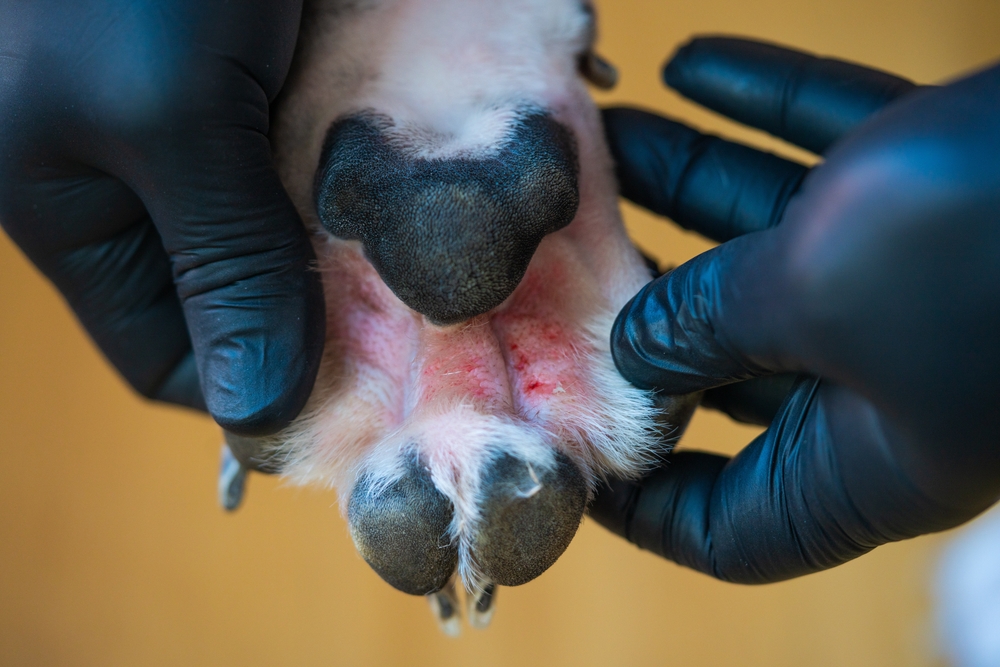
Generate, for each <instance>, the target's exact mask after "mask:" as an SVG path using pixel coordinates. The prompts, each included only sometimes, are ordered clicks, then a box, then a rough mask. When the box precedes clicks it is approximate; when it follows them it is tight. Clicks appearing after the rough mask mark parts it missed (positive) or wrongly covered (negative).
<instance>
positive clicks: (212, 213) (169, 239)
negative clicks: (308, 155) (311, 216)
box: [136, 107, 325, 436]
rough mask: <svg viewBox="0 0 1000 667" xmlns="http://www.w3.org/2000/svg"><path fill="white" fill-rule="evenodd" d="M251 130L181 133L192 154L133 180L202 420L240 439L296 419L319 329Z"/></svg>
mask: <svg viewBox="0 0 1000 667" xmlns="http://www.w3.org/2000/svg"><path fill="white" fill-rule="evenodd" d="M265 108H266V107H265ZM225 117H226V118H233V117H236V118H237V119H238V118H239V115H238V112H233V111H230V112H229V113H228V114H226V116H225ZM251 120H253V119H248V120H247V122H246V123H245V124H242V123H238V124H237V125H235V126H226V127H223V128H220V129H217V130H215V131H211V132H201V133H189V134H188V135H187V136H193V137H196V140H195V143H193V144H192V145H188V146H183V147H178V148H177V149H176V150H175V151H174V152H173V153H171V154H169V155H167V156H166V157H164V158H161V159H159V160H157V161H156V162H155V163H153V164H151V165H148V166H147V167H145V168H144V169H142V170H141V171H139V172H138V173H137V175H136V179H137V184H138V187H137V188H136V190H137V192H138V194H139V196H140V197H141V198H142V200H143V202H144V203H145V205H146V207H147V209H148V210H149V212H150V214H151V216H152V218H153V221H154V222H155V223H156V226H157V229H158V230H159V232H160V236H161V237H162V239H163V242H164V246H165V247H166V249H167V251H168V253H169V254H170V257H171V260H172V263H173V274H174V282H175V284H176V286H177V291H178V294H179V296H180V299H181V303H182V304H183V307H184V314H185V317H186V319H187V324H188V329H189V332H190V335H191V340H192V343H193V347H194V353H195V359H196V360H197V364H198V369H199V371H200V374H201V385H202V390H203V393H204V396H205V402H206V404H207V406H208V409H209V412H211V414H212V416H213V417H214V418H215V420H216V421H217V422H218V423H219V424H220V425H221V426H222V427H223V428H225V429H226V430H228V431H231V432H233V433H236V434H238V435H245V436H251V435H265V434H268V433H273V432H275V431H277V430H280V429H281V428H283V427H284V426H285V425H287V424H288V423H289V422H290V421H291V420H292V419H294V418H295V417H296V416H297V415H298V413H299V412H300V411H301V409H302V407H303V406H304V405H305V402H306V400H307V398H308V397H309V394H310V392H311V390H312V386H313V383H314V381H315V378H316V373H317V370H318V367H319V361H320V356H321V354H322V350H323V341H324V330H325V329H324V327H325V316H324V303H323V298H322V288H321V286H320V281H319V273H318V271H316V270H315V267H314V262H315V256H314V254H313V250H312V246H311V245H310V243H309V239H308V235H307V233H306V230H305V228H304V226H303V224H302V221H301V219H300V218H299V216H298V214H297V213H296V211H295V208H294V207H293V206H292V203H291V201H290V200H289V198H288V195H287V194H286V192H285V190H284V188H283V186H282V184H281V182H280V180H279V179H278V175H277V173H276V172H275V169H274V166H273V164H272V161H271V154H270V147H269V144H268V141H267V137H266V136H265V135H264V133H263V132H262V131H260V128H259V127H258V128H255V127H254V125H253V123H252V122H251ZM258 120H259V119H258Z"/></svg>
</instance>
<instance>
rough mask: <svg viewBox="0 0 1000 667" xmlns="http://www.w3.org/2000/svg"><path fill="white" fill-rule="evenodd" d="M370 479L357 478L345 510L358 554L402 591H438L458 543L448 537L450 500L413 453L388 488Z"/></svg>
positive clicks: (454, 558) (448, 574)
mask: <svg viewBox="0 0 1000 667" xmlns="http://www.w3.org/2000/svg"><path fill="white" fill-rule="evenodd" d="M372 482H373V480H372V478H371V477H368V476H366V477H362V478H361V479H360V480H359V481H358V483H357V484H356V485H355V486H354V491H353V492H352V493H351V501H350V504H349V505H348V509H347V517H348V520H349V522H350V527H351V537H352V538H353V539H354V544H355V546H356V547H357V549H358V553H360V554H361V557H362V558H364V559H365V561H366V562H367V563H368V564H369V565H371V567H372V569H373V570H375V571H376V572H377V573H378V575H379V576H380V577H382V579H384V580H385V581H386V582H387V583H389V584H390V585H391V586H393V587H394V588H397V589H399V590H401V591H403V592H404V593H409V594H410V595H428V594H430V593H434V592H436V591H439V590H441V589H442V588H444V586H445V584H447V583H448V579H449V578H450V577H451V575H452V573H453V572H454V571H455V568H456V566H457V564H458V548H457V546H456V545H454V544H452V543H451V540H450V539H449V536H448V528H449V526H450V525H451V518H452V514H453V511H454V510H453V508H452V504H451V501H449V500H448V499H447V498H445V497H444V495H442V494H441V492H440V491H438V490H437V489H436V488H435V487H434V482H433V481H432V480H431V475H430V471H429V470H428V469H427V468H426V466H424V465H422V464H421V463H420V461H419V460H418V459H417V457H415V456H414V457H413V458H412V459H410V460H409V461H408V463H407V469H406V473H405V474H404V475H403V477H401V478H400V479H399V480H397V481H395V482H393V483H392V484H390V485H389V486H388V487H386V488H384V489H379V490H377V491H376V490H374V489H373V485H372Z"/></svg>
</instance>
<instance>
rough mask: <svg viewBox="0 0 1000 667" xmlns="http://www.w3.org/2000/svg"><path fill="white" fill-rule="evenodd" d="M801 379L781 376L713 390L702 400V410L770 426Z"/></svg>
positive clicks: (757, 379) (752, 380)
mask: <svg viewBox="0 0 1000 667" xmlns="http://www.w3.org/2000/svg"><path fill="white" fill-rule="evenodd" d="M797 377H798V376H797V375H795V374H794V373H779V374H778V375H769V376H767V377H759V378H753V379H751V380H744V381H743V382H734V383H732V384H726V385H722V386H721V387H716V388H715V389H709V390H708V391H706V392H705V394H704V395H703V396H702V398H701V406H702V407H705V408H709V409H711V410H718V411H720V412H724V413H726V414H727V415H729V417H730V418H732V419H734V420H736V421H738V422H742V423H744V424H756V425H758V426H767V425H769V424H770V423H771V421H772V420H773V419H774V417H775V415H777V414H778V409H779V408H780V407H781V404H782V402H784V400H785V398H786V397H787V396H788V392H789V391H791V388H792V385H793V384H795V381H796V378H797Z"/></svg>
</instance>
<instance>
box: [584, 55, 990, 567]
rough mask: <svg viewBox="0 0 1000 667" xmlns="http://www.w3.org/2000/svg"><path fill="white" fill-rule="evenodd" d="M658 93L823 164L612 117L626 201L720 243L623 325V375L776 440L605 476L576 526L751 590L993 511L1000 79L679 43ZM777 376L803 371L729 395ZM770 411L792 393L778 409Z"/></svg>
mask: <svg viewBox="0 0 1000 667" xmlns="http://www.w3.org/2000/svg"><path fill="white" fill-rule="evenodd" d="M665 78H666V81H667V83H668V84H669V85H670V86H671V87H673V88H675V89H676V90H678V91H679V92H680V93H682V94H683V95H686V96H687V97H689V98H691V99H692V100H694V101H696V102H699V103H701V104H703V105H705V106H708V107H710V108H712V109H714V110H716V111H719V112H721V113H724V114H726V115H728V116H730V117H732V118H734V119H736V120H738V121H741V122H743V123H746V124H749V125H752V126H754V127H758V128H762V129H765V130H767V131H769V132H771V133H772V134H775V135H777V136H779V137H782V138H784V139H786V140H788V141H791V142H794V143H796V144H798V145H800V146H803V147H805V148H808V149H810V150H812V151H815V152H817V153H822V154H823V155H824V161H823V162H822V164H821V165H820V166H817V167H815V168H814V169H812V170H811V171H809V170H807V169H805V168H804V167H802V166H800V165H796V164H793V163H790V162H788V161H785V160H782V159H780V158H778V157H775V156H773V155H768V154H763V153H761V152H758V151H755V150H753V149H750V148H747V147H744V146H738V145H735V144H731V143H728V142H724V141H722V140H720V139H718V138H714V137H708V136H703V135H699V134H698V133H697V132H695V131H693V130H691V129H689V128H686V127H684V126H682V125H680V124H678V123H674V122H671V121H668V120H666V119H663V118H659V117H657V116H653V115H650V114H646V113H642V112H638V111H634V110H627V109H612V110H609V111H607V112H606V114H605V121H606V125H607V132H608V135H609V138H610V141H611V144H612V147H613V152H614V155H615V158H616V160H617V163H618V169H619V177H620V180H621V183H622V189H623V192H624V193H625V195H626V196H628V197H629V198H631V199H633V200H634V201H636V202H638V203H639V204H641V205H644V206H646V207H648V208H650V209H652V210H653V211H655V212H657V213H661V214H666V215H669V216H670V217H671V218H673V219H674V220H675V221H676V222H678V223H679V224H681V225H682V226H685V227H688V228H690V229H694V230H696V231H699V232H701V233H703V234H705V235H707V236H710V237H712V238H715V239H717V240H720V241H727V239H732V240H728V241H727V242H725V243H723V244H722V245H720V246H718V247H716V248H714V249H712V250H710V251H709V252H706V253H704V254H702V255H700V256H698V257H696V258H694V259H693V260H691V261H689V262H687V263H686V264H683V265H682V266H680V267H679V268H677V269H676V270H674V271H672V272H670V273H668V274H667V275H665V276H663V277H661V278H659V279H658V280H656V281H655V282H653V283H651V284H650V285H649V286H647V287H646V288H645V289H643V290H642V291H641V292H640V293H639V294H638V295H637V296H636V297H635V299H633V300H632V301H631V302H630V303H629V304H628V305H627V306H626V307H625V309H624V310H623V311H622V313H621V314H620V315H619V317H618V320H617V322H616V324H615V327H614V331H613V334H612V347H613V354H614V357H615V361H616V363H617V365H618V368H619V370H620V371H621V372H622V373H623V374H624V376H625V377H626V378H628V379H629V380H630V381H631V382H633V383H634V384H636V385H638V386H640V387H644V388H651V389H652V388H655V389H658V390H661V391H663V392H666V393H669V394H683V393H688V392H697V391H702V390H711V392H710V393H712V392H714V393H715V396H714V398H713V400H714V403H715V405H717V406H719V407H723V408H724V409H727V410H728V411H730V412H731V413H735V414H737V415H742V416H743V417H744V418H745V419H747V420H755V419H756V420H761V421H763V422H765V423H767V422H769V423H770V426H769V428H768V429H767V431H766V432H765V433H764V434H763V435H761V436H760V437H759V438H757V439H756V440H754V441H753V442H752V443H750V444H749V445H748V446H747V447H746V448H745V449H743V450H742V451H741V452H740V453H739V454H738V455H737V456H735V457H734V458H732V459H731V460H730V459H727V458H726V457H722V456H716V455H712V454H707V453H700V452H678V453H676V454H674V455H673V456H672V457H670V459H669V460H668V461H667V462H666V464H665V465H664V466H663V467H662V468H661V469H659V470H656V471H654V472H653V473H651V474H650V475H649V476H647V477H646V478H645V479H643V480H640V481H639V482H625V481H620V480H612V481H611V482H610V483H609V485H608V486H607V487H605V488H604V489H602V490H601V492H600V494H599V496H598V498H597V500H596V502H595V504H594V506H593V507H592V510H591V514H592V516H594V517H595V518H596V519H597V520H598V521H600V522H601V523H603V524H604V525H605V526H607V527H608V528H610V529H611V530H613V531H615V532H617V533H619V534H620V535H623V536H625V537H626V538H627V539H629V540H631V541H632V542H634V543H636V544H638V545H639V546H640V547H642V548H645V549H649V550H651V551H654V552H655V553H658V554H660V555H661V556H664V557H666V558H670V559H672V560H674V561H676V562H678V563H680V564H683V565H686V566H689V567H692V568H695V569H697V570H700V571H702V572H706V573H709V574H711V575H713V576H715V577H718V578H720V579H725V580H729V581H736V582H744V583H763V582H769V581H777V580H781V579H787V578H791V577H795V576H799V575H802V574H806V573H809V572H814V571H817V570H822V569H825V568H829V567H833V566H835V565H838V564H840V563H843V562H845V561H847V560H850V559H852V558H855V557H857V556H859V555H861V554H864V553H866V552H868V551H870V550H871V549H873V548H874V547H876V546H878V545H880V544H884V543H886V542H890V541H894V540H901V539H905V538H908V537H913V536H915V535H920V534H923V533H928V532H932V531H939V530H943V529H946V528H949V527H952V526H955V525H957V524H960V523H962V522H964V521H966V520H968V519H970V518H971V517H973V516H975V515H976V514H978V513H979V512H981V511H983V510H984V509H986V508H987V507H989V506H990V505H991V504H993V503H994V502H995V501H996V500H997V498H998V496H1000V334H998V332H1000V67H993V68H991V69H988V70H986V71H983V72H981V73H979V74H976V75H974V76H972V77H970V78H967V79H964V80H961V81H958V82H955V83H952V84H950V85H947V86H944V87H940V88H925V89H916V88H915V87H914V86H913V84H911V83H908V82H906V81H903V80H901V79H897V78H894V77H891V76H889V75H887V74H884V73H881V72H876V71H873V70H867V69H864V68H860V67H857V66H854V65H849V64H847V63H843V62H838V61H831V60H819V59H815V58H813V57H811V56H807V55H805V54H802V53H797V52H793V51H788V50H785V49H780V48H777V47H774V46H770V45H765V44H760V43H755V42H748V41H743V40H735V39H721V38H713V39H697V40H695V41H693V42H691V43H690V44H688V45H687V46H685V47H684V48H682V49H681V50H680V51H679V52H678V53H677V54H676V56H675V57H674V58H673V60H671V61H670V63H669V64H668V65H667V67H666V72H665ZM778 373H785V374H789V373H791V374H795V375H794V379H793V380H789V379H788V378H789V377H790V376H788V375H785V376H784V377H783V378H782V377H779V379H778V381H777V384H776V385H775V384H774V383H772V384H771V385H770V386H763V387H761V386H758V387H757V388H754V387H753V386H751V385H750V384H746V385H738V384H735V385H734V384H730V383H734V382H738V381H743V380H747V379H748V378H768V377H770V378H772V379H773V378H774V377H775V376H774V374H778ZM753 382H757V383H761V382H765V381H764V380H759V379H758V380H754V381H753ZM782 383H783V384H782ZM723 386H725V388H724V389H716V388H719V387H723ZM775 386H777V387H779V388H782V387H783V388H788V387H790V390H789V391H787V393H785V391H784V389H780V390H779V391H775ZM757 389H763V390H764V391H763V392H761V391H757ZM768 393H770V395H772V396H774V395H777V396H781V395H782V394H784V398H783V401H782V402H781V403H780V405H779V406H775V405H774V404H773V402H772V401H770V400H769V399H768ZM747 399H749V401H748V400H747ZM769 403H770V404H771V406H770V407H769V406H768V404H769ZM748 405H749V407H747V406H748Z"/></svg>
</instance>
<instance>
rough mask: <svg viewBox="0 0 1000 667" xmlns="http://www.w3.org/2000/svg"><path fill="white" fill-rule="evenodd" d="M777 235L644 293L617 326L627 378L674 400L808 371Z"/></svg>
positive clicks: (618, 354)
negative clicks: (690, 394)
mask: <svg viewBox="0 0 1000 667" xmlns="http://www.w3.org/2000/svg"><path fill="white" fill-rule="evenodd" d="M781 229H782V228H778V229H777V230H771V231H765V232H760V233H757V234H749V235H746V236H741V237H739V238H736V239H733V240H732V241H729V242H728V243H724V244H722V245H720V246H717V247H715V248H712V249H711V250H709V251H707V252H704V253H702V254H700V255H698V256H697V257H695V258H694V259H692V260H690V261H688V262H686V263H684V264H682V265H681V266H679V267H677V268H676V269H674V270H673V271H671V272H670V273H667V274H666V275H664V276H662V277H661V278H658V279H656V280H654V281H653V282H651V283H649V284H647V285H646V286H644V287H643V288H642V289H641V290H640V291H639V293H638V294H636V296H635V297H634V298H633V299H632V300H631V301H630V302H629V303H628V304H626V305H625V307H624V308H623V309H622V310H621V312H620V313H619V314H618V317H617V319H616V320H615V323H614V325H613V327H612V329H611V354H612V357H613V358H614V360H615V365H616V366H617V368H618V371H619V372H620V373H621V374H622V375H623V376H624V377H625V379H626V380H628V381H629V382H631V383H632V384H634V385H636V386H637V387H640V388H643V389H655V390H659V391H662V392H663V393H665V394H668V395H674V394H689V393H693V392H697V391H704V390H707V389H713V388H715V387H719V386H722V385H726V384H729V383H732V382H737V381H740V380H748V379H750V378H754V377H760V376H765V375H772V374H774V373H779V372H783V371H784V372H802V371H806V370H807V369H806V368H805V364H804V363H801V356H800V355H799V354H798V353H797V351H796V350H797V349H798V348H797V342H798V341H797V339H796V333H797V332H798V330H799V329H800V328H801V327H802V326H803V324H802V323H803V322H804V321H805V320H806V319H807V318H805V317H804V316H803V315H802V313H801V312H799V309H798V308H797V307H796V304H797V303H798V301H799V298H798V296H799V295H798V294H797V293H796V289H795V287H794V279H793V278H790V277H789V275H788V274H789V270H788V269H787V267H786V264H787V262H786V260H785V257H784V254H785V250H784V248H783V247H782V245H781V243H780V238H779V237H778V236H777V233H778V232H779V231H780V230H781ZM775 304H781V307H780V308H778V307H776V306H775Z"/></svg>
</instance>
